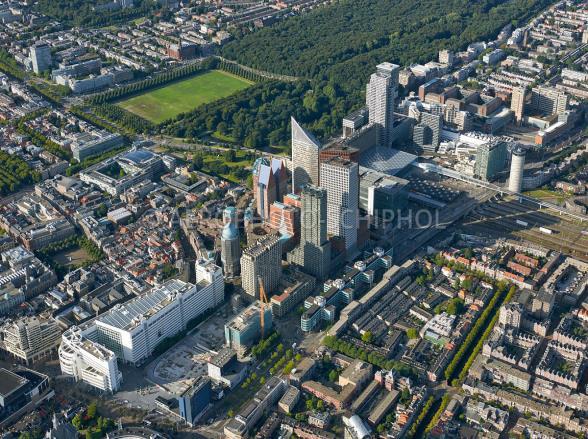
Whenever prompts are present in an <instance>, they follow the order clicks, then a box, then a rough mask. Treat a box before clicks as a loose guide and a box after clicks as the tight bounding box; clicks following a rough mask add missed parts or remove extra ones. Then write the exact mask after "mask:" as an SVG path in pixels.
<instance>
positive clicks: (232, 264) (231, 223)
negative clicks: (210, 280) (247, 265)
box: [221, 207, 241, 278]
mask: <svg viewBox="0 0 588 439" xmlns="http://www.w3.org/2000/svg"><path fill="white" fill-rule="evenodd" d="M223 222H224V226H223V231H222V233H221V262H222V264H223V270H224V273H225V276H227V277H229V278H231V277H235V276H237V275H239V271H240V268H241V263H240V261H239V259H240V258H241V245H240V242H239V229H238V227H237V209H235V208H234V207H227V208H226V209H225V211H224V213H223Z"/></svg>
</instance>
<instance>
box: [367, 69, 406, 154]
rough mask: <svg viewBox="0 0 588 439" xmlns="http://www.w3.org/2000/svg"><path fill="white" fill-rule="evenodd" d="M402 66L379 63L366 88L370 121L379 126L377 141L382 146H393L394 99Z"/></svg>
mask: <svg viewBox="0 0 588 439" xmlns="http://www.w3.org/2000/svg"><path fill="white" fill-rule="evenodd" d="M399 72H400V66H398V65H396V64H392V63H389V62H385V63H382V64H378V66H377V67H376V72H375V73H373V74H372V75H371V76H370V81H369V82H368V84H367V90H366V106H367V107H368V112H369V123H370V124H375V125H377V127H378V131H377V135H376V142H377V143H378V145H380V146H391V145H392V142H393V140H394V139H393V136H392V130H393V128H394V100H395V99H396V94H397V90H398V74H399Z"/></svg>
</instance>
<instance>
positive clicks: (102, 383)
mask: <svg viewBox="0 0 588 439" xmlns="http://www.w3.org/2000/svg"><path fill="white" fill-rule="evenodd" d="M59 365H60V366H61V372H62V373H63V374H65V375H70V376H72V377H74V379H75V380H76V381H83V382H85V383H86V384H89V385H90V386H93V387H96V388H97V389H100V390H102V391H105V392H116V391H117V390H118V389H119V387H120V384H121V382H122V373H121V372H120V371H119V370H118V364H117V362H116V355H114V352H112V351H111V350H109V349H106V348H105V347H104V346H102V345H100V344H98V343H95V342H93V341H92V340H90V339H88V338H87V337H86V335H85V334H84V333H83V331H82V330H81V329H80V328H78V327H77V326H72V327H71V328H69V329H68V330H67V331H65V332H64V333H63V336H62V338H61V345H60V346H59Z"/></svg>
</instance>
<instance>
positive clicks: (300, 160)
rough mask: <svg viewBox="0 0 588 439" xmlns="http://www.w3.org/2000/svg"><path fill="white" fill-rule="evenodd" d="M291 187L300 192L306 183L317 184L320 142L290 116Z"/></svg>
mask: <svg viewBox="0 0 588 439" xmlns="http://www.w3.org/2000/svg"><path fill="white" fill-rule="evenodd" d="M291 122H292V189H293V191H294V192H296V193H298V192H300V188H302V187H303V186H305V185H306V184H309V183H310V184H314V185H318V184H319V151H320V150H321V144H320V143H319V141H318V140H316V139H315V137H314V136H313V135H312V134H311V133H309V132H308V131H306V130H305V129H304V128H302V127H301V126H300V125H299V124H298V122H296V120H295V119H294V118H293V117H292V118H291Z"/></svg>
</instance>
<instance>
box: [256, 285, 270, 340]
mask: <svg viewBox="0 0 588 439" xmlns="http://www.w3.org/2000/svg"><path fill="white" fill-rule="evenodd" d="M257 282H258V284H259V302H260V305H259V309H260V310H261V313H260V315H259V323H260V327H261V339H262V340H263V337H264V336H265V333H264V332H265V306H266V305H269V300H267V296H266V294H265V288H263V279H262V278H261V276H259V277H258V278H257Z"/></svg>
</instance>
